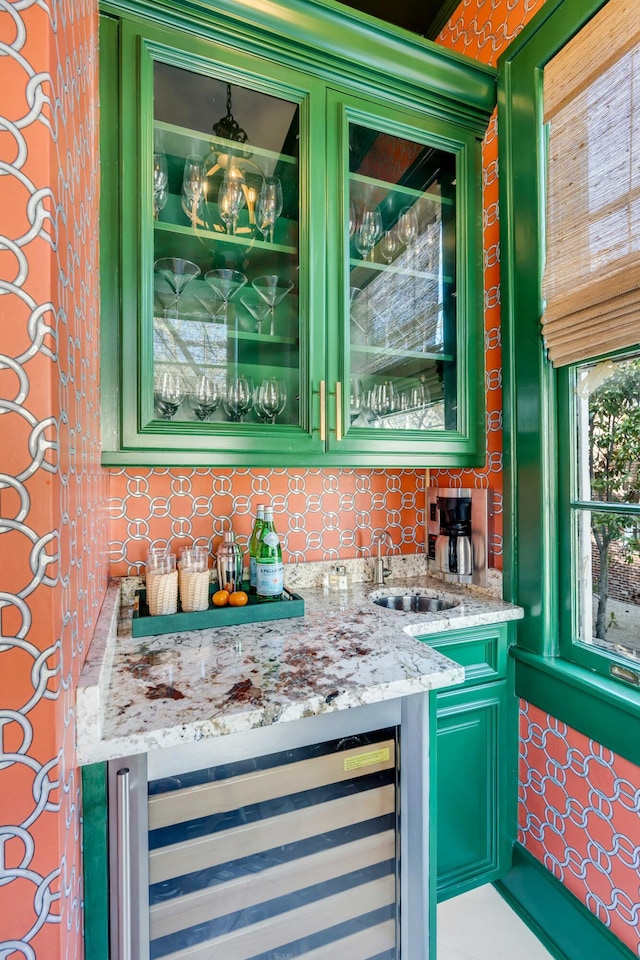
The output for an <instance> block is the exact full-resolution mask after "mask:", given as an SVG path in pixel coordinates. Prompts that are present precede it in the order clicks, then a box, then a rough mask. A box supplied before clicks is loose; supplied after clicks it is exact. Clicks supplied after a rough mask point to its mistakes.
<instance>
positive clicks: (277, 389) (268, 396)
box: [253, 377, 287, 423]
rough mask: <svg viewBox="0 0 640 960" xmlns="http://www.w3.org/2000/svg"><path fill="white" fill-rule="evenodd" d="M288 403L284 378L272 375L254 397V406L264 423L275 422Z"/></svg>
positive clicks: (264, 381) (263, 382) (261, 385)
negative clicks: (278, 378) (279, 378)
mask: <svg viewBox="0 0 640 960" xmlns="http://www.w3.org/2000/svg"><path fill="white" fill-rule="evenodd" d="M286 403H287V388H286V386H285V383H284V380H277V379H276V378H275V377H271V378H270V379H268V380H263V381H262V383H261V384H260V386H259V387H258V389H257V390H256V394H255V397H254V403H253V407H254V410H255V411H256V413H257V414H258V417H259V418H260V420H262V421H263V422H264V423H275V422H276V417H277V416H278V415H279V414H281V413H282V411H283V410H284V408H285V406H286Z"/></svg>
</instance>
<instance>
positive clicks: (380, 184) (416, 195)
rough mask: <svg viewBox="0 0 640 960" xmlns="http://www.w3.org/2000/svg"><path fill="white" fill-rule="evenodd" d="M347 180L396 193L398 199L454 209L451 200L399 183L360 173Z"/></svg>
mask: <svg viewBox="0 0 640 960" xmlns="http://www.w3.org/2000/svg"><path fill="white" fill-rule="evenodd" d="M349 180H350V182H351V183H361V184H362V185H363V186H365V187H375V188H376V189H378V190H386V191H387V193H397V194H398V195H399V196H400V197H405V198H406V199H407V200H419V201H425V202H429V201H430V202H432V203H436V204H438V205H443V206H449V207H454V205H455V201H454V200H453V199H452V198H450V197H443V196H442V195H441V194H439V193H431V192H430V191H427V192H425V191H424V190H416V189H414V188H413V187H405V186H403V185H402V184H399V183H390V182H389V181H388V180H378V179H376V178H375V177H367V176H364V175H363V174H361V173H351V174H349Z"/></svg>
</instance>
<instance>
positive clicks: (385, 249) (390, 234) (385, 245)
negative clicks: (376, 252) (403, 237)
mask: <svg viewBox="0 0 640 960" xmlns="http://www.w3.org/2000/svg"><path fill="white" fill-rule="evenodd" d="M397 250H398V239H397V237H396V234H395V231H394V230H387V231H386V232H385V234H384V236H383V237H382V240H381V241H380V253H381V254H382V256H383V258H384V259H385V260H386V262H387V263H391V261H392V260H393V258H394V257H395V255H396V252H397Z"/></svg>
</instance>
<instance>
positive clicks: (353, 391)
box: [349, 377, 364, 423]
mask: <svg viewBox="0 0 640 960" xmlns="http://www.w3.org/2000/svg"><path fill="white" fill-rule="evenodd" d="M363 400H364V390H363V389H362V383H361V382H360V380H359V379H358V378H357V377H351V379H350V381H349V414H350V416H351V423H353V421H354V420H356V419H357V418H358V417H359V416H360V414H361V413H362V408H363Z"/></svg>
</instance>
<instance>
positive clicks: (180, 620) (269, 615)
mask: <svg viewBox="0 0 640 960" xmlns="http://www.w3.org/2000/svg"><path fill="white" fill-rule="evenodd" d="M245 586H246V588H247V589H246V592H247V593H248V594H249V601H248V603H247V604H246V605H245V606H244V607H229V606H227V607H214V606H213V604H212V602H211V597H212V596H213V594H214V593H215V591H216V590H217V589H218V585H217V583H215V582H214V583H212V584H211V586H210V587H209V607H208V609H207V610H196V611H194V612H193V613H184V612H183V611H182V610H181V609H180V601H178V612H177V613H170V614H166V615H164V616H156V617H152V616H151V614H150V613H149V607H148V606H147V591H146V590H145V589H144V588H143V589H142V590H136V593H135V599H134V604H133V620H132V624H131V632H132V633H133V636H134V637H156V636H159V635H160V634H162V633H176V632H179V631H181V630H210V629H212V628H215V627H231V626H234V625H235V624H238V623H259V622H260V621H264V620H287V619H288V618H289V617H302V616H304V600H303V599H302V597H301V596H299V595H298V594H297V593H291V592H290V591H289V590H286V589H285V590H284V592H283V594H282V600H273V601H271V602H270V603H265V602H262V603H260V602H259V601H258V598H257V597H256V596H255V595H254V594H251V593H249V585H248V584H245Z"/></svg>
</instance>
